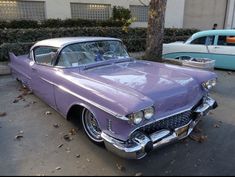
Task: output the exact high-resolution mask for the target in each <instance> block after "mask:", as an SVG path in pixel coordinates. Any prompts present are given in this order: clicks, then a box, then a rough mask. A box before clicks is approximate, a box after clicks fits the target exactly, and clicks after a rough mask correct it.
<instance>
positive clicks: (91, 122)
mask: <svg viewBox="0 0 235 177" xmlns="http://www.w3.org/2000/svg"><path fill="white" fill-rule="evenodd" d="M82 122H83V126H84V129H85V131H86V133H87V135H88V136H89V137H90V138H91V139H92V140H93V141H95V142H103V139H102V138H101V129H100V128H99V124H98V122H97V120H96V118H95V117H94V115H93V114H92V113H91V112H90V111H88V110H87V109H85V110H84V111H83V120H82Z"/></svg>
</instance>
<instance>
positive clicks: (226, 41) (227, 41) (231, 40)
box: [218, 36, 235, 46]
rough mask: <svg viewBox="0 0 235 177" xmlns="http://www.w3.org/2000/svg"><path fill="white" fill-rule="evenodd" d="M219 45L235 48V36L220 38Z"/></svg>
mask: <svg viewBox="0 0 235 177" xmlns="http://www.w3.org/2000/svg"><path fill="white" fill-rule="evenodd" d="M218 45H220V46H235V36H219V38H218Z"/></svg>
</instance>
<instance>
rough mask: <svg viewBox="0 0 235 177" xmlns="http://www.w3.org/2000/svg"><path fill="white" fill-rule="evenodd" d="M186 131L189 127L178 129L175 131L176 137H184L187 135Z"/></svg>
mask: <svg viewBox="0 0 235 177" xmlns="http://www.w3.org/2000/svg"><path fill="white" fill-rule="evenodd" d="M188 129H189V125H187V126H184V127H182V128H179V129H177V130H176V135H177V136H178V137H179V136H186V135H187V134H188Z"/></svg>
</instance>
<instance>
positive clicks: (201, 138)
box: [189, 133, 207, 143]
mask: <svg viewBox="0 0 235 177" xmlns="http://www.w3.org/2000/svg"><path fill="white" fill-rule="evenodd" d="M189 137H190V139H192V140H193V141H196V142H198V143H203V142H205V141H206V140H207V136H204V135H201V134H196V133H192V134H191V135H190V136H189Z"/></svg>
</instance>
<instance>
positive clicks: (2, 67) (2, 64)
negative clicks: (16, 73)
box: [0, 62, 11, 76]
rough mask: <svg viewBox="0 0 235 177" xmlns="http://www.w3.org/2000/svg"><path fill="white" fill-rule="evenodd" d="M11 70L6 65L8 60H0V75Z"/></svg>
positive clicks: (9, 72) (7, 73)
mask: <svg viewBox="0 0 235 177" xmlns="http://www.w3.org/2000/svg"><path fill="white" fill-rule="evenodd" d="M10 74H11V70H10V67H9V66H8V62H0V76H1V75H10Z"/></svg>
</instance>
